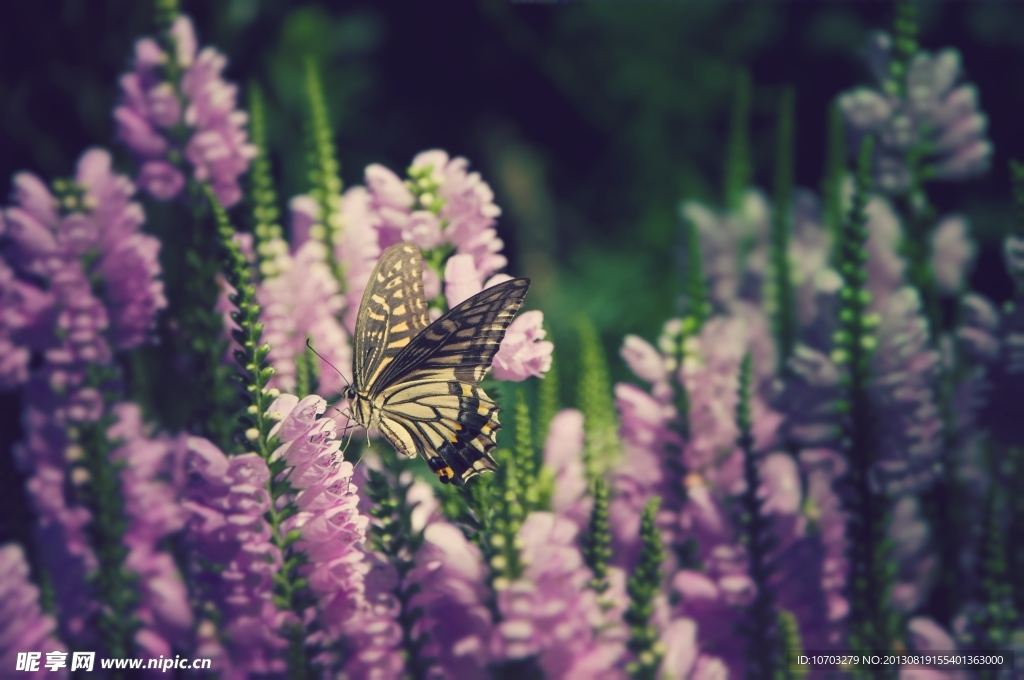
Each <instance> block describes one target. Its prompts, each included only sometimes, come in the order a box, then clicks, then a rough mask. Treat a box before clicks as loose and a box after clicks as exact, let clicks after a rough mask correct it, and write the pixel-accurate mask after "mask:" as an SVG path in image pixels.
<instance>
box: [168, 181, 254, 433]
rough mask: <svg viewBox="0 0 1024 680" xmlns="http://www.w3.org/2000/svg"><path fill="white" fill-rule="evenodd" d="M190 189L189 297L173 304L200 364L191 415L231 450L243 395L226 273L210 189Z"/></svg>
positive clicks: (190, 351)
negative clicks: (233, 362) (232, 347)
mask: <svg viewBox="0 0 1024 680" xmlns="http://www.w3.org/2000/svg"><path fill="white" fill-rule="evenodd" d="M188 190H189V194H190V198H191V206H192V218H193V219H192V230H191V244H190V245H189V248H188V250H187V251H186V252H185V272H186V275H185V285H184V289H185V290H184V292H185V296H184V297H185V303H184V304H180V305H175V301H174V300H173V299H172V300H171V304H172V305H175V306H176V307H177V309H176V310H175V311H176V312H177V314H178V315H179V318H180V323H181V329H182V336H183V337H184V340H185V342H187V343H188V344H187V349H186V352H187V353H188V354H189V355H190V356H191V357H192V360H193V361H194V362H195V364H196V366H197V369H198V370H196V373H197V375H196V380H195V381H194V383H193V385H194V387H193V388H192V390H191V391H190V395H189V396H190V404H191V407H192V408H191V411H192V412H191V414H190V416H189V420H190V421H191V422H194V423H196V424H197V425H198V424H201V427H202V430H203V432H204V434H205V435H206V436H207V437H208V438H209V439H210V440H211V441H213V443H215V444H216V445H217V446H218V447H219V448H220V449H221V450H222V451H230V450H232V448H233V447H234V446H235V442H234V441H233V435H234V434H235V431H236V423H235V412H236V409H237V403H238V401H237V398H236V391H235V388H234V386H233V385H232V379H233V376H234V374H235V370H234V368H233V367H232V366H230V365H229V364H227V363H226V362H225V361H224V356H225V354H226V353H227V351H228V346H229V343H228V339H227V338H225V337H224V321H223V319H222V318H221V315H220V313H219V312H217V311H216V309H215V308H216V305H217V301H218V297H219V292H220V291H219V288H218V285H217V276H218V274H220V273H221V262H220V258H219V256H218V250H219V247H218V244H217V234H216V233H215V232H213V231H212V230H210V229H207V228H204V226H203V225H204V224H206V222H207V220H208V218H209V216H210V213H209V204H208V202H207V201H206V200H205V192H206V191H207V190H208V189H207V188H206V187H204V186H202V185H199V184H196V183H195V182H193V181H191V180H190V181H189V184H188Z"/></svg>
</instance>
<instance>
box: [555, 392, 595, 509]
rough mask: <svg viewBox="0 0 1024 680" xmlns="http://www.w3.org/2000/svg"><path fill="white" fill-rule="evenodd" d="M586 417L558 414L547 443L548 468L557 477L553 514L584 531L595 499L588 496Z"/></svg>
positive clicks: (574, 412)
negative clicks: (584, 424)
mask: <svg viewBox="0 0 1024 680" xmlns="http://www.w3.org/2000/svg"><path fill="white" fill-rule="evenodd" d="M583 439H584V432H583V413H581V412H580V411H577V410H576V409H565V410H562V411H559V412H558V413H557V414H555V417H554V418H552V419H551V425H550V426H549V428H548V437H547V441H545V443H544V465H545V466H547V467H548V469H550V470H551V471H552V472H553V473H554V476H555V490H554V494H553V495H552V497H551V510H552V511H553V512H554V513H556V514H558V515H559V516H561V517H566V518H568V519H570V520H572V521H573V522H574V523H575V524H576V526H577V527H579V528H580V529H583V528H584V527H585V526H586V525H587V522H588V521H589V519H590V507H591V505H592V504H593V501H592V499H591V498H590V496H589V495H588V494H587V476H586V469H585V467H584V465H583Z"/></svg>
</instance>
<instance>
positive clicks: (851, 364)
mask: <svg viewBox="0 0 1024 680" xmlns="http://www.w3.org/2000/svg"><path fill="white" fill-rule="evenodd" d="M872 147H873V139H872V138H871V137H866V138H865V139H864V142H863V144H862V145H861V149H860V157H859V164H858V171H857V177H856V189H855V192H854V198H853V208H852V210H851V212H850V216H849V218H848V219H847V221H846V223H845V224H844V225H843V230H842V232H841V234H840V240H839V253H838V262H839V273H840V274H841V276H842V277H843V287H842V288H841V289H840V292H839V299H840V302H839V307H840V308H839V325H840V330H838V331H837V332H836V333H835V336H834V343H835V344H834V350H833V353H832V358H833V361H835V362H836V363H837V364H838V365H839V366H840V367H842V368H843V369H845V371H844V375H843V379H842V394H843V396H842V398H841V401H840V402H839V404H837V407H838V411H839V413H840V416H841V418H842V421H841V427H842V430H843V434H844V438H843V440H844V442H845V445H844V449H845V451H844V453H845V454H846V458H847V460H848V462H849V471H848V473H847V475H846V477H845V478H844V479H843V480H841V482H840V487H839V488H838V489H837V490H838V491H839V495H840V498H841V499H842V500H843V503H844V505H845V509H846V510H847V513H848V520H847V536H849V540H850V548H849V560H850V567H851V569H850V577H849V582H848V585H847V590H848V593H847V595H848V600H849V602H850V618H849V631H850V633H849V648H850V649H893V648H894V646H895V644H896V642H897V621H896V617H895V615H894V614H893V613H892V612H891V610H890V609H889V606H888V601H889V592H890V589H891V583H892V578H893V575H894V574H893V569H894V567H893V566H892V565H891V563H890V562H889V555H888V552H889V550H888V548H889V545H888V539H887V537H886V525H887V522H888V505H889V503H888V500H887V499H886V498H885V497H884V496H883V495H881V494H876V493H875V492H874V491H873V490H872V488H871V485H870V481H869V480H870V474H871V469H872V467H873V465H874V462H875V460H874V456H875V451H876V446H875V436H876V433H875V431H874V415H873V414H872V408H871V403H870V400H869V396H868V390H869V387H870V381H871V354H872V351H873V350H874V346H875V340H874V336H873V334H872V332H871V329H872V328H873V326H874V325H875V323H876V320H875V319H873V318H872V317H870V316H869V315H868V314H867V305H868V302H869V301H870V295H869V293H868V292H867V289H866V283H867V272H866V270H865V268H864V265H865V262H866V261H867V253H866V250H865V243H866V242H867V230H866V223H867V215H866V214H865V206H866V205H867V202H868V198H869V196H868V192H869V189H870V177H871V174H870V173H871V158H872ZM876 677H895V671H893V672H890V671H889V670H887V669H883V670H881V671H879V674H876Z"/></svg>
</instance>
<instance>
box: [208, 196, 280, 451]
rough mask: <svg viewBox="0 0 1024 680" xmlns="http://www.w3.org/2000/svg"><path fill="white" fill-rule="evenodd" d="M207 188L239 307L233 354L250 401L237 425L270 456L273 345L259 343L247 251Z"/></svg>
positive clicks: (260, 326)
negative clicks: (269, 360) (243, 251)
mask: <svg viewBox="0 0 1024 680" xmlns="http://www.w3.org/2000/svg"><path fill="white" fill-rule="evenodd" d="M205 190H206V197H207V200H208V201H209V202H210V206H211V207H212V209H213V215H214V219H215V220H216V223H217V234H218V236H220V246H221V248H222V249H223V250H224V251H225V255H226V260H227V262H226V264H227V267H226V268H225V276H226V277H227V279H228V283H230V284H231V286H232V287H233V288H234V289H235V294H234V295H232V296H231V298H230V299H231V303H232V304H233V305H234V306H235V307H236V308H237V309H238V311H237V312H232V314H231V316H232V318H233V319H234V320H235V323H237V324H238V326H239V330H236V331H234V332H233V333H232V335H233V336H234V338H235V340H236V341H238V344H240V345H241V346H242V349H240V350H235V354H234V357H235V360H236V361H237V362H238V365H239V366H240V367H241V368H242V371H243V375H244V377H243V379H242V383H243V384H244V386H245V388H244V390H243V391H244V394H245V395H246V396H245V398H244V401H247V402H248V405H247V407H246V408H245V409H244V411H243V412H242V413H239V414H238V417H237V419H236V422H237V425H236V428H237V429H238V434H240V435H241V438H242V439H244V440H248V441H251V442H254V443H255V445H256V448H257V452H258V453H259V454H260V455H261V456H262V457H263V458H264V459H265V460H269V458H270V453H271V449H270V446H269V442H268V435H269V432H270V429H271V428H272V427H273V423H272V422H271V421H270V419H269V418H268V417H267V415H266V412H267V409H268V408H269V407H270V402H271V401H272V399H273V397H272V396H271V390H270V389H269V388H268V387H267V383H268V382H269V381H270V378H271V377H272V376H273V375H274V369H273V367H271V366H268V365H267V355H268V354H270V345H268V344H266V343H264V344H262V345H260V344H259V341H260V336H261V335H262V334H263V323H262V322H261V321H260V320H259V319H260V311H261V310H260V305H259V303H258V302H256V284H255V283H253V277H252V270H251V268H250V267H249V263H248V262H247V261H246V259H245V255H243V254H242V248H241V246H239V244H238V242H237V241H235V239H234V235H235V230H234V228H233V227H232V226H231V221H230V220H229V219H228V215H227V212H225V210H224V208H223V206H221V204H220V202H219V201H218V200H217V197H216V196H214V194H213V191H212V190H211V189H210V188H209V187H206V188H205Z"/></svg>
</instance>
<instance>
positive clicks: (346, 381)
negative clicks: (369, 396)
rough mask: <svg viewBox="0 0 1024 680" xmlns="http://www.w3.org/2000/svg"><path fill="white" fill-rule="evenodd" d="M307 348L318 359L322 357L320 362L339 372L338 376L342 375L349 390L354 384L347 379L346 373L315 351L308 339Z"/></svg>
mask: <svg viewBox="0 0 1024 680" xmlns="http://www.w3.org/2000/svg"><path fill="white" fill-rule="evenodd" d="M306 347H308V348H309V351H310V352H312V353H313V354H315V355H317V356H318V357H320V361H322V362H324V363H325V364H327V365H328V366H330V367H331V368H333V369H334V370H335V371H337V373H338V375H340V376H341V379H342V380H344V381H345V387H346V388H347V387H348V386H349V385H351V384H352V383H350V382H349V381H348V378H346V377H345V374H344V373H342V372H341V371H339V370H338V367H337V366H335V365H334V364H332V363H331V362H330V361H328V360H327V359H324V358H323V356H321V354H320V352H317V351H316V350H315V349H313V345H312V343H310V341H309V338H306Z"/></svg>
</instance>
